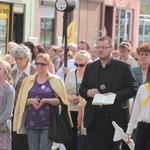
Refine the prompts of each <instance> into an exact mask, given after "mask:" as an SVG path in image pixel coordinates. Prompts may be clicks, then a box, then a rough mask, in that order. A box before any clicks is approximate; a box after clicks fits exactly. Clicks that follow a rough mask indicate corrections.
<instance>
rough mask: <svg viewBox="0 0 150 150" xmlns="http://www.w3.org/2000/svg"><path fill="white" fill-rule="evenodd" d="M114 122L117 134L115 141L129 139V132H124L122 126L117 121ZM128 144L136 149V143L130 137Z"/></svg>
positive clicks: (132, 149) (132, 148)
mask: <svg viewBox="0 0 150 150" xmlns="http://www.w3.org/2000/svg"><path fill="white" fill-rule="evenodd" d="M112 124H113V126H114V128H115V134H114V138H113V141H115V142H116V141H119V140H121V139H123V140H124V141H125V142H126V141H127V140H128V136H127V134H126V133H124V131H123V130H122V128H120V127H119V126H118V124H117V123H116V122H115V121H112ZM128 146H129V148H130V149H131V150H134V147H135V144H134V142H133V140H132V139H130V143H128Z"/></svg>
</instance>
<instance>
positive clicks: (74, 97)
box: [69, 95, 80, 104]
mask: <svg viewBox="0 0 150 150" xmlns="http://www.w3.org/2000/svg"><path fill="white" fill-rule="evenodd" d="M79 98H80V97H79V96H77V95H71V96H70V97H69V101H70V102H71V103H73V104H77V103H79Z"/></svg>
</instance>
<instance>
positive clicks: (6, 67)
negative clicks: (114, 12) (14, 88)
mask: <svg viewBox="0 0 150 150" xmlns="http://www.w3.org/2000/svg"><path fill="white" fill-rule="evenodd" d="M0 63H1V64H2V65H3V68H4V70H5V74H6V81H8V82H9V83H10V84H12V83H13V79H12V76H11V75H10V72H11V66H10V64H9V63H8V62H7V61H6V60H0Z"/></svg>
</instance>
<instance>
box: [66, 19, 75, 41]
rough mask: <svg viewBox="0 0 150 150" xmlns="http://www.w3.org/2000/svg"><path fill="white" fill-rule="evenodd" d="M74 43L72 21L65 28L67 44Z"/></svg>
mask: <svg viewBox="0 0 150 150" xmlns="http://www.w3.org/2000/svg"><path fill="white" fill-rule="evenodd" d="M70 42H73V43H75V33H74V21H72V22H71V23H70V24H69V25H68V27H67V43H70Z"/></svg>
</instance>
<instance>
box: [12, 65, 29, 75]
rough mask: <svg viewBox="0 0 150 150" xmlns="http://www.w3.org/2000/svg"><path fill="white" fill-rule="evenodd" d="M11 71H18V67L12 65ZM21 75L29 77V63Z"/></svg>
mask: <svg viewBox="0 0 150 150" xmlns="http://www.w3.org/2000/svg"><path fill="white" fill-rule="evenodd" d="M13 70H17V71H18V66H17V65H16V64H14V66H13V68H12V71H13ZM23 73H25V74H26V75H27V76H29V75H30V63H29V62H28V64H27V66H26V68H25V69H24V71H23Z"/></svg>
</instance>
